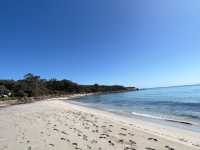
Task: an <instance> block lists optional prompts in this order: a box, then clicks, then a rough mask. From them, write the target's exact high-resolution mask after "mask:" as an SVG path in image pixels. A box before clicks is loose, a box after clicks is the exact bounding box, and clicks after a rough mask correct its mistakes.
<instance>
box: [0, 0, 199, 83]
mask: <svg viewBox="0 0 200 150" xmlns="http://www.w3.org/2000/svg"><path fill="white" fill-rule="evenodd" d="M0 54H1V57H0V78H3V79H19V78H22V77H23V75H24V74H26V73H28V72H32V73H34V74H38V75H41V76H42V77H44V78H58V79H62V78H67V79H71V80H73V81H76V82H79V83H82V84H91V83H92V84H93V83H99V84H122V85H136V86H137V87H155V86H169V85H177V84H178V85H180V84H193V83H200V2H199V0H191V1H188V0H187V1H186V0H167V1H161V0H84V1H83V0H57V1H55V0H34V1H24V0H6V1H1V2H0Z"/></svg>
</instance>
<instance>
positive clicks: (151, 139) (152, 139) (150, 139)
mask: <svg viewBox="0 0 200 150" xmlns="http://www.w3.org/2000/svg"><path fill="white" fill-rule="evenodd" d="M148 140H149V141H155V142H157V141H158V140H157V139H155V138H148Z"/></svg>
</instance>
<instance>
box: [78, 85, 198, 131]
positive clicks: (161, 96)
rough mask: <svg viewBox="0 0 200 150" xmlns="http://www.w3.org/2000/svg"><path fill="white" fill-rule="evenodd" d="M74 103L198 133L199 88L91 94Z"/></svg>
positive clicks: (169, 88) (182, 87)
mask: <svg viewBox="0 0 200 150" xmlns="http://www.w3.org/2000/svg"><path fill="white" fill-rule="evenodd" d="M76 101H77V102H81V104H82V105H87V106H90V107H95V108H99V109H103V110H106V111H110V112H114V113H118V114H123V115H126V116H129V117H142V118H146V119H150V120H161V121H163V122H168V124H170V125H175V126H181V127H183V128H188V129H197V130H200V86H199V85H195V86H179V87H167V88H152V89H145V90H140V91H134V92H126V93H115V94H105V95H93V96H86V97H82V98H80V99H77V100H76ZM167 120H168V121H167ZM174 121H175V122H174ZM169 122H171V123H169ZM186 123H189V124H186Z"/></svg>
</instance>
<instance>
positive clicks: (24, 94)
mask: <svg viewBox="0 0 200 150" xmlns="http://www.w3.org/2000/svg"><path fill="white" fill-rule="evenodd" d="M134 90H138V88H136V87H125V86H121V85H99V84H93V85H81V84H78V83H75V82H73V81H70V80H66V79H63V80H57V79H50V80H47V79H42V78H40V76H38V75H33V74H32V73H28V74H26V75H25V76H24V78H23V79H21V80H0V97H1V98H0V100H7V99H22V100H25V101H26V99H28V98H30V97H41V96H61V95H66V94H78V93H110V92H125V91H134Z"/></svg>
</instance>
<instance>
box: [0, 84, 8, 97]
mask: <svg viewBox="0 0 200 150" xmlns="http://www.w3.org/2000/svg"><path fill="white" fill-rule="evenodd" d="M8 94H9V90H8V89H7V88H6V87H5V86H4V85H0V96H3V95H8Z"/></svg>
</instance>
